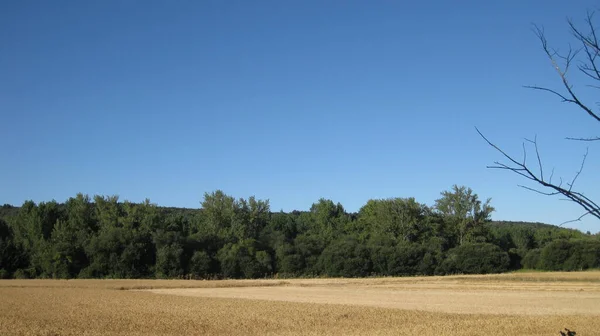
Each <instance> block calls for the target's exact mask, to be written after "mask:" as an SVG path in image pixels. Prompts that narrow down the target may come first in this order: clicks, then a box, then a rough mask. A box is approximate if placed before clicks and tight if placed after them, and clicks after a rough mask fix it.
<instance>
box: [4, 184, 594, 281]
mask: <svg viewBox="0 0 600 336" xmlns="http://www.w3.org/2000/svg"><path fill="white" fill-rule="evenodd" d="M493 211H494V208H493V207H492V206H491V205H490V200H487V201H485V202H483V201H481V200H480V199H479V197H478V195H477V194H475V193H474V192H473V191H472V190H471V189H470V188H466V187H459V186H454V187H453V188H452V189H451V190H449V191H444V192H442V193H441V196H440V198H439V199H438V200H436V201H435V204H433V205H431V206H427V205H425V204H421V203H419V202H417V201H416V200H415V199H414V198H392V199H377V200H369V201H368V202H367V203H366V204H365V205H364V206H363V207H362V208H361V209H360V210H359V211H358V212H357V213H349V212H347V211H346V210H345V209H344V207H343V206H342V205H341V204H339V203H334V202H333V201H331V200H327V199H320V200H318V201H317V202H316V203H314V204H313V205H312V206H311V208H310V210H309V211H293V212H290V213H284V212H271V209H270V206H269V202H268V201H264V200H258V199H256V198H255V197H250V198H248V199H235V198H233V197H231V196H229V195H226V194H225V193H223V192H222V191H215V192H212V193H207V194H205V195H204V199H203V200H202V202H201V207H200V209H180V208H166V207H159V206H157V205H155V204H152V203H150V201H148V200H146V201H145V202H143V203H141V204H136V203H131V202H128V201H124V202H120V201H119V198H118V197H116V196H108V197H107V196H95V197H93V198H91V197H89V196H87V195H83V194H78V195H76V196H75V197H72V198H70V199H68V200H67V201H66V202H65V203H57V202H56V201H51V202H42V203H39V204H36V203H34V202H32V201H26V202H25V203H24V204H22V205H21V206H20V207H15V206H11V205H4V206H2V208H0V277H1V278H193V279H207V278H210V279H221V278H261V277H318V276H331V277H364V276H374V275H378V276H407V275H433V274H472V273H495V272H505V271H509V270H516V269H520V268H528V269H542V270H566V271H571V270H583V269H588V268H597V267H600V237H599V235H591V234H589V232H588V233H586V234H584V233H582V232H580V231H577V230H571V229H565V228H559V227H556V226H551V225H545V224H539V223H520V222H494V221H492V220H491V214H492V212H493Z"/></svg>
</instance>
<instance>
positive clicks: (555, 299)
mask: <svg viewBox="0 0 600 336" xmlns="http://www.w3.org/2000/svg"><path fill="white" fill-rule="evenodd" d="M599 317H600V272H579V273H516V274H502V275H486V276H452V277H408V278H374V279H295V280H241V281H185V280H68V281H67V280H2V281H0V335H181V334H186V335H265V334H267V335H269V334H270V335H295V334H302V335H558V331H559V330H561V329H563V328H565V327H567V328H570V329H573V330H575V331H577V334H578V335H599V334H600V333H598V330H600V319H599Z"/></svg>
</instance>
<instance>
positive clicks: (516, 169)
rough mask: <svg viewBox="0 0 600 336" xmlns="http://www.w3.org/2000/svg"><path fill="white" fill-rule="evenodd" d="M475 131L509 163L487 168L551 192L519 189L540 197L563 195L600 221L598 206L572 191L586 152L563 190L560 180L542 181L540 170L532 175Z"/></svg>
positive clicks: (524, 165)
mask: <svg viewBox="0 0 600 336" xmlns="http://www.w3.org/2000/svg"><path fill="white" fill-rule="evenodd" d="M475 130H476V131H477V133H478V134H479V135H480V136H481V137H482V138H483V139H484V140H485V141H486V142H487V143H488V144H489V145H490V146H491V147H493V148H494V149H496V150H497V151H498V152H500V153H501V154H502V155H503V156H504V157H505V158H506V159H508V160H509V161H510V163H511V164H510V165H509V164H505V163H502V162H498V161H496V162H494V164H495V165H493V166H488V168H493V169H502V170H508V171H512V172H513V173H516V174H518V175H520V176H523V177H525V178H526V179H528V180H530V181H534V182H536V183H538V184H540V185H542V186H543V187H545V188H548V189H550V190H551V191H549V192H543V191H540V190H537V189H534V188H531V187H527V186H522V185H520V187H522V188H525V189H527V190H531V191H534V192H537V193H540V194H542V195H547V196H555V195H563V196H565V197H566V198H567V199H568V200H570V201H572V202H575V203H577V204H579V205H580V206H581V207H583V208H584V209H585V210H586V211H588V212H589V213H590V214H591V215H593V216H594V217H596V218H598V219H600V207H599V206H598V204H596V203H595V202H593V201H592V200H591V199H589V198H588V197H587V196H585V195H583V194H581V193H579V192H575V191H573V190H572V187H573V184H574V183H575V181H576V180H577V178H578V177H579V175H580V173H581V171H582V170H583V166H584V165H585V158H586V157H587V152H586V155H585V156H584V160H583V162H582V165H581V167H580V169H579V171H578V172H577V174H576V175H575V177H574V178H573V180H572V181H571V183H570V184H569V183H567V184H569V188H568V189H565V188H563V187H562V178H561V179H560V184H558V185H557V184H553V183H551V182H548V181H546V180H544V178H543V177H542V171H541V170H540V175H539V176H538V175H536V174H535V173H533V171H531V170H530V169H529V167H527V164H526V162H525V163H520V162H518V161H516V160H515V159H514V158H512V157H511V156H510V155H508V154H507V153H506V152H504V151H503V150H502V149H500V148H499V147H498V146H497V145H495V144H494V143H492V142H491V141H490V140H489V139H488V138H486V137H485V136H484V135H483V133H481V131H480V130H479V129H478V128H477V127H475ZM530 142H532V143H534V145H535V143H536V142H537V140H534V141H530ZM538 164H541V158H540V159H539V160H538ZM552 175H554V172H553V173H552Z"/></svg>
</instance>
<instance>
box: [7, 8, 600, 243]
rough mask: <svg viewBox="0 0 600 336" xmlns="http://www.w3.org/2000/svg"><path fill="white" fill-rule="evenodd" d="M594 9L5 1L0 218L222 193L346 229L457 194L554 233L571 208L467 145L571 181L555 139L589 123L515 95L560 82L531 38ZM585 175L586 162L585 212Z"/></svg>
mask: <svg viewBox="0 0 600 336" xmlns="http://www.w3.org/2000/svg"><path fill="white" fill-rule="evenodd" d="M594 6H596V2H595V1H541V0H538V1H461V2H455V1H441V0H439V1H422V2H417V1H413V2H408V1H174V2H171V1H133V0H123V1H33V2H32V1H3V2H2V4H0V48H1V51H0V114H1V119H0V121H1V132H0V143H1V144H2V151H1V152H2V154H1V157H2V159H1V160H2V161H1V162H0V203H11V204H21V203H22V202H23V201H24V200H26V199H32V200H34V201H37V202H39V201H48V200H51V199H56V200H58V201H64V200H66V199H67V198H68V197H70V196H74V195H75V194H76V193H77V192H83V193H87V194H90V195H93V194H102V195H112V194H117V195H119V196H120V197H121V199H123V200H124V199H128V200H131V201H136V202H137V201H142V200H143V199H144V198H146V197H147V198H150V199H151V201H153V202H155V203H158V204H160V205H167V206H181V207H192V208H197V207H199V206H200V205H199V202H200V201H201V199H202V196H203V194H204V192H210V191H213V190H216V189H222V190H224V191H225V192H226V193H228V194H231V195H233V196H236V197H248V196H251V195H256V196H257V197H258V198H262V199H270V201H271V207H272V210H275V211H277V210H280V209H283V210H286V211H288V210H292V209H301V210H303V209H308V208H309V207H310V205H311V204H312V203H313V202H314V201H316V200H318V199H319V198H320V197H325V198H330V199H332V200H334V201H336V202H338V201H339V202H341V203H342V204H343V205H344V206H345V207H346V209H347V210H349V211H357V210H358V209H359V208H360V207H361V206H362V205H363V204H364V203H365V202H366V201H367V200H368V199H371V198H386V197H411V196H413V197H415V198H416V199H417V200H418V201H420V202H422V203H426V204H433V201H434V200H435V199H436V198H437V197H438V196H439V193H440V192H441V191H442V190H446V189H448V188H450V187H451V186H452V185H453V184H459V185H461V184H462V185H467V186H470V187H472V188H473V189H474V190H475V191H476V192H477V193H478V194H479V195H480V196H481V197H484V198H486V197H492V198H493V205H494V206H495V207H496V208H497V212H496V213H495V214H494V216H493V217H494V218H495V219H506V220H526V221H541V222H547V223H552V224H559V223H562V222H564V221H566V220H569V219H573V218H576V217H577V216H578V214H580V213H581V210H580V209H579V208H578V207H576V206H575V205H572V204H569V203H568V202H564V201H559V200H557V199H551V198H548V197H544V196H540V195H536V194H533V193H532V192H528V191H525V190H523V189H521V188H519V187H517V184H519V183H523V182H524V181H523V180H522V179H520V178H518V177H517V176H516V175H514V174H510V173H508V172H501V171H491V170H489V169H486V165H488V164H491V163H492V162H493V161H494V160H496V159H500V156H499V155H498V154H497V153H496V152H494V151H493V150H492V149H491V148H490V147H488V146H487V145H486V144H485V143H484V142H483V141H482V139H481V138H479V136H478V135H477V133H476V132H475V129H474V127H475V126H478V127H479V128H480V129H481V130H482V131H483V132H485V133H486V135H488V136H489V137H490V138H491V139H493V140H494V141H495V142H497V143H498V144H499V145H501V146H503V147H504V148H506V149H507V150H508V151H509V152H511V153H515V154H517V155H519V154H520V150H521V139H522V138H523V137H533V136H534V135H535V134H537V135H538V140H539V141H540V143H541V150H542V155H543V157H544V160H545V162H546V164H547V165H548V169H550V168H551V167H552V166H555V167H556V173H555V176H564V177H565V178H568V177H571V176H572V175H573V173H574V172H575V171H576V169H577V165H578V164H579V163H578V160H579V159H580V157H581V155H582V154H583V153H584V151H585V144H580V143H569V142H566V141H564V140H562V138H563V137H564V136H577V135H581V136H590V135H597V127H596V125H593V124H592V123H591V122H590V121H589V120H588V119H587V118H586V117H585V116H583V115H581V114H579V112H578V111H577V110H575V109H573V108H570V107H569V106H566V105H561V104H560V103H558V102H557V100H556V99H554V97H552V96H549V95H545V94H542V93H538V92H532V91H529V90H526V89H524V88H522V86H523V85H527V84H537V85H545V86H549V87H556V88H558V84H559V83H558V81H557V78H556V76H555V74H554V73H553V72H552V68H551V67H550V65H549V63H548V62H547V60H546V59H545V58H544V55H543V54H542V52H541V50H540V45H539V43H538V41H537V40H536V38H535V36H534V35H533V34H532V32H531V30H530V28H531V26H530V24H531V23H532V22H535V23H539V24H541V25H544V26H545V27H546V33H547V34H548V38H549V39H550V41H551V42H552V43H555V44H556V45H557V46H564V45H565V43H566V42H567V41H568V38H569V35H568V31H567V29H566V28H567V27H566V24H565V19H566V17H573V18H575V19H581V18H583V16H584V15H585V12H586V10H587V9H589V8H593V7H594ZM593 102H594V101H592V103H593ZM594 132H595V133H594ZM532 163H533V162H532ZM599 164H600V153H599V147H598V146H595V147H594V146H590V155H589V158H588V164H587V166H586V171H584V173H583V174H582V176H581V178H580V180H579V183H580V186H582V187H585V189H584V190H585V191H587V192H588V195H590V196H594V193H596V194H595V196H600V195H599V193H598V191H596V190H594V188H596V187H597V186H598V185H600V180H599V177H598V174H596V172H597V171H598V166H599ZM596 198H597V199H598V198H600V197H596ZM568 226H570V227H578V228H580V229H582V230H590V231H592V232H596V231H598V230H600V223H598V222H597V221H593V220H591V219H589V220H587V221H583V222H581V223H574V224H569V225H568Z"/></svg>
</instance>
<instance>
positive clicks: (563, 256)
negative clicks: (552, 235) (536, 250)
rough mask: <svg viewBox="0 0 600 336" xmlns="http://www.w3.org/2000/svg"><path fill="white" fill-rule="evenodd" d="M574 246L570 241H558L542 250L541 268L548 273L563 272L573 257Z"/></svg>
mask: <svg viewBox="0 0 600 336" xmlns="http://www.w3.org/2000/svg"><path fill="white" fill-rule="evenodd" d="M572 247H573V244H572V243H571V242H570V241H568V240H562V239H561V240H556V241H553V242H550V243H548V244H546V246H544V248H542V251H541V253H540V261H539V267H540V268H541V269H543V270H546V271H561V270H563V268H564V264H565V262H566V261H567V259H569V257H570V256H571V248H572Z"/></svg>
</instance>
